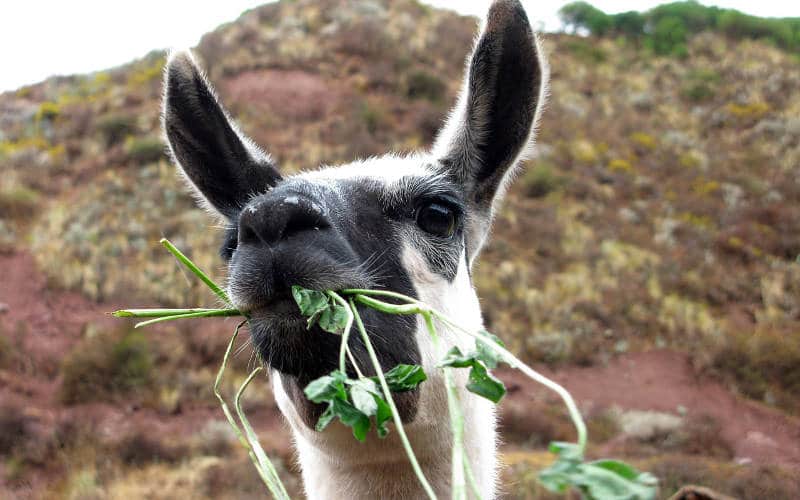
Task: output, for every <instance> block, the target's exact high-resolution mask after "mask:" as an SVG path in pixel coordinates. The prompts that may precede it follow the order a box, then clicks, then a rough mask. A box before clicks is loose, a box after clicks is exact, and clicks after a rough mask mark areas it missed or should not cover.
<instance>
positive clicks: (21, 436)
mask: <svg viewBox="0 0 800 500" xmlns="http://www.w3.org/2000/svg"><path fill="white" fill-rule="evenodd" d="M28 420H29V419H28V417H26V416H25V414H24V413H23V412H22V409H21V408H19V407H18V406H15V405H11V404H9V403H5V402H4V403H0V456H3V455H10V454H11V453H12V452H14V451H15V450H16V448H17V446H18V445H19V444H21V443H22V442H24V441H25V439H26V438H27V436H28V434H30V425H29V423H28Z"/></svg>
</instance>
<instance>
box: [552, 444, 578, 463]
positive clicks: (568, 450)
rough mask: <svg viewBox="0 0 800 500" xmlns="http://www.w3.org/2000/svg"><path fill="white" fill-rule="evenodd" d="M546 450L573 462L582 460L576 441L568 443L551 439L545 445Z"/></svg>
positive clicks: (561, 458)
mask: <svg viewBox="0 0 800 500" xmlns="http://www.w3.org/2000/svg"><path fill="white" fill-rule="evenodd" d="M547 451H549V452H550V453H555V454H556V455H558V456H559V459H560V460H569V461H574V462H582V461H583V455H582V454H581V447H580V446H578V444H577V443H568V442H566V441H552V442H551V443H550V444H549V445H548V446H547Z"/></svg>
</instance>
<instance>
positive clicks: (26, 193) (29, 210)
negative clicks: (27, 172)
mask: <svg viewBox="0 0 800 500" xmlns="http://www.w3.org/2000/svg"><path fill="white" fill-rule="evenodd" d="M39 198H40V195H39V192H38V191H34V190H33V189H30V188H28V187H26V186H23V185H20V184H11V183H9V184H7V185H4V186H2V187H0V214H2V217H3V218H6V219H11V220H25V219H29V218H31V216H32V215H33V214H35V213H36V210H37V209H38V207H39Z"/></svg>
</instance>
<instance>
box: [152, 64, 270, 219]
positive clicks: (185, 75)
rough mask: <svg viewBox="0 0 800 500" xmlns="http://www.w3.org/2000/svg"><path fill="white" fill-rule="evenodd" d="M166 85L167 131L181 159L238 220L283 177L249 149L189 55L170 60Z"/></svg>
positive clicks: (218, 204) (212, 197) (211, 197)
mask: <svg viewBox="0 0 800 500" xmlns="http://www.w3.org/2000/svg"><path fill="white" fill-rule="evenodd" d="M165 86H166V95H165V103H164V130H165V131H166V133H167V138H168V139H169V143H170V147H171V149H172V152H173V154H174V155H175V159H176V160H177V161H178V162H179V163H180V165H181V167H182V168H183V170H184V172H185V173H186V175H187V177H188V178H189V180H191V181H192V183H193V184H194V185H195V186H196V187H197V189H198V190H199V191H200V192H201V193H202V194H203V196H205V198H206V199H207V200H208V201H209V203H211V205H213V206H214V208H216V209H217V210H219V212H220V213H222V214H223V215H225V216H226V217H228V218H229V219H232V218H234V217H235V216H236V213H237V212H238V211H239V209H240V208H241V206H242V205H243V204H244V202H245V201H246V200H247V199H248V196H249V195H250V194H252V193H256V192H259V191H263V190H265V189H266V188H267V187H268V186H271V185H274V184H275V183H276V182H277V181H278V180H279V179H280V178H281V176H280V174H279V173H278V171H277V170H276V169H275V167H274V165H272V164H271V163H270V162H269V161H267V160H266V159H265V158H259V157H256V156H255V155H254V154H252V153H251V151H249V150H248V149H247V147H245V145H244V143H243V141H242V139H241V137H239V135H238V134H237V133H236V131H235V130H234V129H233V127H232V126H231V124H230V122H229V121H228V118H227V115H226V114H225V112H224V111H223V109H222V107H221V106H220V105H219V103H218V102H217V100H216V98H215V96H214V92H213V91H212V90H211V88H210V87H209V85H208V83H206V81H205V78H204V77H203V76H202V74H201V73H200V71H199V70H198V69H197V67H196V66H195V65H194V63H193V62H192V61H191V59H190V57H189V56H188V55H187V54H177V55H175V56H174V57H173V58H172V59H171V60H170V62H169V66H168V67H167V80H166V82H165Z"/></svg>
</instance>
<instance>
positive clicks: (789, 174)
mask: <svg viewBox="0 0 800 500" xmlns="http://www.w3.org/2000/svg"><path fill="white" fill-rule="evenodd" d="M475 28H476V22H475V20H474V19H472V18H467V17H460V16H458V15H456V14H454V13H452V12H449V11H442V10H436V9H432V8H429V7H426V6H424V5H421V4H418V3H416V2H413V1H410V0H403V1H396V2H395V1H392V2H388V1H377V0H360V1H357V2H343V1H341V2H339V1H334V0H326V1H323V2H311V1H306V0H301V1H295V2H288V1H283V2H279V3H275V4H270V5H265V6H263V7H259V8H257V9H253V10H251V11H248V12H246V13H244V14H243V15H242V16H241V17H240V18H239V19H238V20H236V21H235V22H233V23H230V24H227V25H223V26H221V27H219V28H218V29H217V30H215V31H213V32H211V33H209V34H207V35H206V36H204V37H203V39H202V41H201V42H200V44H199V46H198V47H197V48H196V54H197V56H198V58H199V59H200V60H201V62H202V64H203V66H204V67H205V68H206V69H207V70H208V75H209V77H210V79H211V81H212V82H213V83H214V84H215V86H216V88H217V90H218V91H219V94H220V96H221V98H222V100H223V102H224V103H225V104H226V105H227V106H228V108H229V110H230V111H231V113H232V114H233V115H234V116H235V117H236V118H237V119H238V121H239V122H240V124H241V126H242V129H243V130H244V131H245V132H246V133H247V134H248V135H250V136H251V137H253V138H254V139H255V140H256V142H258V143H260V144H261V145H263V146H265V147H266V149H268V150H269V151H270V153H271V154H272V155H273V156H274V157H275V158H276V159H277V161H278V162H279V164H280V165H281V167H282V168H283V169H284V170H285V171H289V172H291V171H297V170H300V169H305V168H313V167H316V166H318V165H319V164H320V163H337V162H344V161H349V160H351V159H353V158H354V157H359V156H361V157H363V156H368V155H372V154H380V153H382V152H385V151H387V150H395V151H410V150H413V149H415V148H419V147H425V146H426V145H428V144H430V142H431V141H432V139H433V137H434V134H435V132H436V130H437V129H438V127H439V125H440V124H441V121H442V120H443V118H444V116H445V114H446V112H447V110H448V109H449V107H450V106H451V104H452V102H453V99H454V96H455V95H456V92H457V91H458V87H459V83H460V79H461V76H462V75H461V73H462V71H463V63H464V58H465V56H466V55H467V51H468V49H469V48H470V45H471V42H472V39H473V35H474V30H475ZM544 41H545V48H546V50H547V53H548V56H549V59H550V66H551V70H552V82H551V85H550V101H549V104H548V108H547V111H546V112H545V114H544V117H543V120H542V123H541V127H540V135H539V141H538V154H537V156H536V157H535V158H534V159H533V160H531V161H529V162H528V163H527V165H526V168H525V170H524V171H523V173H522V174H521V175H520V177H519V179H518V180H517V181H516V183H515V184H514V187H513V188H512V190H511V193H510V194H509V196H508V199H507V201H506V203H505V205H504V208H503V210H502V213H501V214H500V215H499V217H498V218H497V221H496V224H495V231H494V235H493V238H492V242H491V244H490V246H489V247H488V249H487V251H486V252H485V253H484V255H483V257H482V260H481V263H480V265H479V267H478V268H477V271H476V276H475V278H476V282H477V285H478V288H479V293H480V295H481V297H482V305H483V308H484V313H485V316H486V318H487V323H488V327H489V328H490V329H491V330H492V331H493V332H495V333H497V334H498V335H500V336H501V337H502V338H503V339H504V340H505V341H506V343H507V344H509V346H510V347H511V348H512V349H513V350H514V351H515V352H517V353H518V354H520V355H521V356H522V357H523V358H524V359H526V360H527V361H530V362H533V363H536V364H537V365H538V366H541V365H542V364H546V365H549V366H550V368H551V369H552V370H553V373H554V374H555V376H556V377H557V378H558V377H563V380H565V381H566V383H567V386H568V387H569V383H570V382H569V381H574V384H575V387H574V389H573V390H575V391H576V394H578V395H579V399H580V400H581V401H582V404H584V405H585V409H586V411H587V413H588V414H589V415H590V417H591V418H590V420H591V424H590V427H592V426H593V430H592V429H590V432H591V434H592V436H593V438H592V440H593V441H595V442H597V443H598V448H597V450H595V451H596V452H597V453H603V454H608V453H612V454H614V455H615V456H622V457H630V458H631V459H633V460H634V461H637V460H638V461H639V462H638V463H640V464H642V466H643V467H646V468H649V469H650V470H653V471H654V472H656V473H657V474H659V476H660V477H662V479H663V480H664V482H665V485H666V487H665V490H664V494H665V495H666V494H667V493H669V492H670V491H669V489H670V488H672V491H674V489H676V488H677V486H679V485H681V484H684V483H685V482H705V483H707V484H709V485H712V486H714V487H717V488H720V489H721V490H722V491H725V492H726V493H729V494H733V495H737V496H742V497H746V498H750V497H757V496H759V495H761V497H764V498H766V497H769V498H779V497H780V496H781V495H784V496H785V497H786V498H789V497H792V496H793V494H792V493H793V492H796V491H798V490H800V485H798V484H797V482H796V480H794V479H792V477H793V476H792V471H794V472H796V471H797V470H798V469H800V451H798V450H797V449H796V447H795V448H792V447H791V446H790V445H789V443H790V442H794V443H797V442H800V424H799V423H798V421H797V419H796V415H797V414H798V412H800V398H798V396H797V395H798V394H800V265H798V263H797V261H796V259H797V258H798V255H800V94H798V92H797V89H798V88H800V61H798V59H797V57H796V56H793V55H791V54H788V53H786V52H784V51H781V50H779V49H777V48H774V47H772V46H769V45H767V44H765V43H762V42H754V41H735V40H731V39H728V38H724V37H722V36H720V35H715V34H711V33H699V34H695V35H694V36H693V37H691V39H690V40H689V42H688V44H687V50H688V54H689V55H688V57H686V58H677V57H660V56H659V57H657V56H655V55H654V54H653V53H652V52H651V51H650V50H648V49H647V47H644V46H639V45H637V44H636V43H634V42H631V41H625V40H624V39H621V38H620V39H605V38H591V39H587V38H582V37H577V36H570V35H563V34H553V35H547V36H546V37H545V40H544ZM163 64H164V54H163V52H153V53H151V54H148V55H147V56H145V57H143V58H142V59H140V60H138V61H135V62H132V63H130V64H127V65H125V66H121V67H118V68H114V69H110V70H106V71H99V72H97V73H93V74H89V75H79V76H72V77H59V78H54V79H50V80H47V81H45V82H42V83H39V84H36V85H31V86H28V87H24V88H22V89H19V90H17V91H16V92H10V93H6V94H2V95H0V116H1V118H0V179H2V181H1V182H0V251H2V252H3V253H4V254H5V255H3V256H2V258H1V260H0V266H2V267H0V269H2V274H3V286H2V287H0V292H2V295H0V303H3V304H4V305H5V307H3V306H2V305H0V307H2V309H0V436H2V437H0V496H3V495H4V493H3V492H4V491H5V492H11V494H13V495H15V496H23V497H24V496H29V497H41V496H43V495H49V496H53V497H72V496H74V497H79V498H84V497H112V498H113V497H126V498H130V497H131V495H134V496H145V495H147V494H151V495H155V496H156V497H161V496H164V497H169V496H170V493H169V492H176V491H184V492H185V491H191V492H193V493H194V496H205V497H213V498H220V497H231V498H246V497H252V496H255V495H257V492H260V491H261V489H260V486H259V483H258V478H257V476H256V475H255V473H254V472H253V471H252V470H251V469H250V466H249V465H248V464H247V461H246V460H247V459H246V457H245V456H244V454H243V453H241V452H240V450H238V448H237V447H236V445H235V443H234V442H232V441H231V440H230V436H229V435H228V434H227V431H226V429H225V427H224V425H223V424H222V423H221V420H220V418H221V414H220V413H219V411H218V409H217V407H216V406H215V402H214V400H213V396H212V395H211V393H210V387H211V381H212V380H213V375H214V370H215V367H216V365H217V363H218V362H219V355H220V353H221V349H222V348H223V346H224V343H225V339H226V335H227V333H228V332H229V330H230V328H232V324H229V323H225V322H222V321H220V323H219V324H214V325H210V326H209V325H207V324H205V323H204V324H203V325H188V326H177V327H165V328H161V329H160V330H155V331H153V332H148V333H147V334H146V336H145V335H142V334H140V333H132V332H131V331H130V330H129V328H130V325H123V324H121V323H117V322H114V321H112V320H110V319H108V318H106V317H104V316H103V314H102V312H103V311H107V310H111V309H113V308H114V306H116V305H121V304H124V305H141V306H155V305H163V306H180V307H184V306H190V305H194V304H212V303H214V301H213V297H212V296H211V295H210V294H209V293H207V292H206V291H205V290H204V289H203V287H202V286H201V285H199V284H197V283H195V282H194V281H193V280H191V279H190V278H188V277H187V276H185V274H184V273H183V272H182V270H181V269H180V268H179V267H178V266H177V265H176V264H175V263H174V261H173V260H172V258H171V257H170V256H169V255H168V254H166V253H165V252H164V251H163V250H162V249H161V247H160V246H159V245H157V243H156V242H157V240H158V239H159V238H160V237H162V236H167V237H169V238H170V239H171V240H172V241H173V242H175V243H176V244H177V245H178V246H179V247H180V248H182V249H183V250H184V251H186V253H188V254H189V255H190V256H191V257H192V258H193V259H194V260H195V261H196V262H198V263H199V264H200V265H201V267H203V268H205V269H209V270H214V271H216V272H215V275H216V276H217V277H219V278H221V279H222V278H223V276H224V272H223V269H222V266H221V262H220V261H219V260H218V258H217V257H216V249H217V247H218V243H219V241H220V238H221V232H220V231H219V230H218V229H216V228H214V227H212V224H211V222H210V221H209V219H208V218H207V216H206V215H205V214H204V213H203V212H202V211H201V210H199V209H197V208H195V206H194V203H193V201H192V199H191V197H190V196H188V194H187V192H186V190H185V188H184V186H183V185H182V183H181V181H179V179H178V177H177V176H176V175H175V169H174V167H173V166H171V165H170V164H169V163H168V162H167V160H166V158H165V156H164V145H163V143H162V142H161V136H160V131H159V99H160V96H161V73H162V67H163ZM248 356H249V350H247V349H245V350H244V352H243V354H241V355H240V356H239V357H238V358H237V361H236V366H235V368H236V372H237V377H238V379H239V380H241V378H242V377H243V375H244V373H245V370H246V367H247V364H248V362H249V360H248ZM109 360H111V361H109ZM630 363H634V364H636V363H638V365H636V366H639V367H640V368H641V370H642V371H644V372H647V373H650V375H649V376H648V380H649V382H647V383H644V382H643V381H642V380H640V379H639V378H638V377H637V373H638V371H637V370H636V369H633V370H629V372H628V373H629V375H628V376H627V378H626V379H625V383H618V382H617V381H615V380H613V378H614V377H615V374H618V373H623V372H625V369H624V367H625V366H630ZM610 367H613V368H614V370H611V368H610ZM587 370H588V371H587ZM648 370H649V371H648ZM670 374H672V375H674V376H670ZM506 376H507V377H509V380H513V375H511V374H507V375H506ZM581 377H583V378H581ZM597 377H603V379H602V381H597V382H596V384H597V389H596V391H599V392H596V391H595V390H593V385H592V383H589V382H587V381H591V380H595V379H597ZM597 380H599V379H597ZM232 388H233V383H231V386H230V388H229V389H232ZM603 391H607V392H603ZM538 392H540V391H535V390H531V389H527V388H524V387H523V388H520V389H519V390H518V391H517V392H513V391H512V394H511V398H510V401H509V402H508V403H507V406H506V409H505V410H504V425H505V427H504V428H505V432H506V436H507V439H506V440H507V443H508V444H507V445H506V447H505V448H504V452H505V455H506V457H507V461H508V462H509V463H511V464H512V465H513V466H512V467H510V468H509V470H508V472H507V479H508V481H509V482H510V483H511V486H509V487H508V488H507V491H508V492H509V495H511V496H519V497H521V498H539V497H542V495H544V493H543V492H542V491H541V488H540V487H538V486H537V485H536V484H535V482H534V481H533V480H532V477H533V476H532V472H531V467H530V465H531V464H533V466H534V468H535V467H537V466H540V465H541V464H542V463H543V462H542V461H543V460H546V455H545V454H543V453H542V452H541V450H543V445H545V444H546V441H547V440H549V439H550V438H559V439H561V438H564V439H570V438H571V435H570V431H569V427H568V425H566V424H567V422H568V421H567V420H566V419H565V417H564V415H563V413H562V411H561V410H560V409H559V406H558V405H557V404H556V403H555V402H554V401H551V400H549V399H548V398H545V397H543V396H542V397H541V398H539V397H538V396H537V397H535V398H532V396H531V393H537V394H538ZM600 393H602V396H599V395H598V394H600ZM621 393H626V394H627V395H628V396H636V397H628V396H626V397H622V394H621ZM652 394H655V396H651V395H652ZM659 394H663V395H664V397H663V400H664V401H670V404H669V405H659V404H657V403H658V401H659V399H660V396H658V395H659ZM670 394H671V395H672V396H668V395H670ZM709 398H711V399H709ZM713 398H720V399H713ZM748 399H749V400H748ZM704 400H712V401H719V404H718V405H708V404H705V403H703V401H704ZM673 403H675V404H673ZM250 405H251V406H252V408H251V410H252V411H253V412H254V415H255V419H256V420H257V421H258V422H259V426H260V429H261V430H262V431H263V432H262V436H263V438H264V440H265V443H266V448H267V451H268V452H269V451H273V452H274V453H277V454H278V455H279V456H281V457H283V459H284V460H285V461H284V464H287V465H286V466H287V467H289V468H291V465H288V464H291V460H290V451H289V445H288V440H287V439H286V431H285V429H283V428H282V427H281V424H280V421H279V419H278V416H277V410H276V409H275V407H274V403H273V402H272V400H271V395H270V394H269V393H268V389H266V386H265V387H264V388H262V390H261V392H259V393H258V395H255V396H253V401H252V403H250ZM537 410H539V411H537ZM647 411H649V412H650V413H647ZM637 412H638V413H637ZM532 414H537V415H539V416H537V417H531V416H530V415H532ZM741 415H746V416H747V419H746V422H747V423H746V424H742V423H741V421H740V419H739V417H740V416H741ZM631 422H634V423H631ZM737 422H738V423H737ZM662 424H663V425H662ZM637 426H638V427H637ZM641 427H645V428H646V429H645V431H641ZM268 431H270V432H268ZM142 443H144V444H145V445H146V446H142ZM603 443H605V444H603ZM687 464H688V465H687ZM794 477H796V476H794ZM155 478H158V479H155ZM293 481H294V483H292V485H291V487H292V488H294V489H295V491H297V485H298V483H297V480H296V479H293ZM793 481H794V482H793ZM154 484H155V485H162V484H163V485H164V486H163V488H162V487H161V486H159V488H161V489H160V490H155V491H153V490H148V487H150V488H152V487H153V486H152V485H154ZM4 488H5V489H4ZM171 488H173V489H171ZM768 488H772V489H768ZM768 493H769V494H768Z"/></svg>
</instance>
